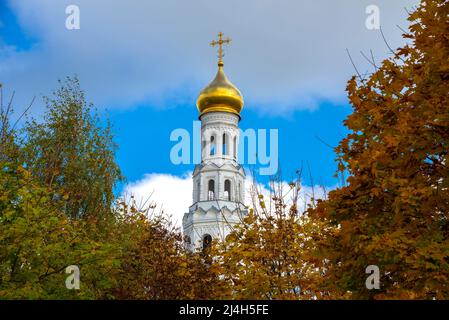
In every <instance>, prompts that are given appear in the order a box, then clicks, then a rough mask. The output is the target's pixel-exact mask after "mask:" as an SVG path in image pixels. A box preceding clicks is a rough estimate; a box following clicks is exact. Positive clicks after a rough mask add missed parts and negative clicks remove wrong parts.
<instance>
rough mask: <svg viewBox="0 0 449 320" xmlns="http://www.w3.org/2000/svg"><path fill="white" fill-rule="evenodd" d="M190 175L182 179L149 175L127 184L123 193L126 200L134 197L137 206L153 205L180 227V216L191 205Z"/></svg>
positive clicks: (162, 175)
mask: <svg viewBox="0 0 449 320" xmlns="http://www.w3.org/2000/svg"><path fill="white" fill-rule="evenodd" d="M192 188H193V185H192V178H191V173H188V174H186V175H184V176H182V177H178V176H174V175H170V174H163V173H149V174H146V175H145V176H144V177H143V178H142V179H141V180H139V181H136V182H132V183H130V184H128V185H127V186H126V187H125V188H124V191H123V195H124V196H125V197H126V198H129V196H134V200H135V201H136V204H137V206H138V207H139V208H140V207H141V206H143V205H144V204H146V205H149V204H150V203H151V204H155V205H156V206H157V210H160V209H162V210H163V211H164V212H165V213H166V214H168V215H170V216H171V217H172V221H173V222H174V223H175V224H176V225H177V226H181V224H182V216H183V215H184V213H185V212H187V211H188V209H189V206H191V205H192Z"/></svg>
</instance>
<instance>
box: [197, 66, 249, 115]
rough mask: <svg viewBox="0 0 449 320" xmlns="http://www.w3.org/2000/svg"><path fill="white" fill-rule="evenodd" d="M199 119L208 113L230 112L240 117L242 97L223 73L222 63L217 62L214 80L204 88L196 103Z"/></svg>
mask: <svg viewBox="0 0 449 320" xmlns="http://www.w3.org/2000/svg"><path fill="white" fill-rule="evenodd" d="M196 106H197V107H198V110H199V111H200V117H201V116H202V115H203V114H205V113H208V112H220V111H221V112H230V113H234V114H236V115H238V116H239V117H240V111H241V110H242V108H243V96H242V94H241V93H240V91H239V89H237V87H236V86H234V85H233V84H232V82H231V81H229V79H228V78H227V77H226V75H225V73H224V71H223V61H219V62H218V71H217V75H216V76H215V79H214V80H212V82H211V83H209V85H208V86H207V87H206V88H204V89H203V90H202V91H201V92H200V95H199V97H198V100H197V101H196Z"/></svg>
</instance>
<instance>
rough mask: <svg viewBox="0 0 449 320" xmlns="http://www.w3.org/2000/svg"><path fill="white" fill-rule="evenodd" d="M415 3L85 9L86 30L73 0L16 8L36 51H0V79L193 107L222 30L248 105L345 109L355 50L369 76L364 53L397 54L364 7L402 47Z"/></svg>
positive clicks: (325, 1) (38, 89)
mask: <svg viewBox="0 0 449 320" xmlns="http://www.w3.org/2000/svg"><path fill="white" fill-rule="evenodd" d="M418 2H419V1H418V0H395V1H391V0H350V1H331V0H314V1H287V0H246V1H240V0H230V1H218V0H192V1H179V0H164V1H156V0H153V1H140V0H139V1H137V0H129V1H118V0H96V1H91V0H78V1H76V3H77V5H78V6H79V7H80V12H81V30H72V31H69V30H67V29H66V28H65V18H66V14H65V8H66V6H67V5H69V4H72V3H73V1H72V0H59V1H54V0H14V1H12V0H9V4H10V6H11V7H12V8H13V10H14V11H15V12H16V13H17V15H18V17H19V21H20V23H21V26H22V27H23V29H24V30H25V31H26V32H27V33H29V34H31V35H32V36H33V37H34V38H36V39H38V43H37V44H36V45H35V46H34V47H33V48H32V49H31V50H29V51H26V52H18V51H13V52H11V51H10V50H9V51H8V52H5V51H4V49H2V48H1V47H0V57H3V58H2V59H1V60H0V74H1V75H2V81H3V82H5V83H6V84H7V85H8V87H9V88H12V89H15V90H17V92H18V97H23V98H24V99H25V100H26V101H28V100H29V99H30V98H31V96H33V95H35V94H37V95H39V94H47V93H48V92H49V91H50V90H51V89H52V88H54V87H55V85H56V79H58V78H63V77H64V76H66V75H71V74H74V73H77V74H78V75H79V76H80V78H81V81H82V84H83V87H85V89H86V91H87V92H88V93H89V98H90V99H91V100H93V101H94V102H95V103H96V104H104V105H107V106H109V107H111V106H112V107H113V106H116V107H117V106H121V107H128V106H130V105H132V104H135V103H145V104H150V103H152V104H156V105H158V106H160V107H164V106H170V104H172V103H174V97H176V98H179V96H183V98H182V99H183V101H184V102H187V103H189V104H191V105H192V108H194V102H195V98H196V95H197V94H198V92H199V90H200V89H201V87H203V86H204V85H205V84H207V82H209V81H210V80H211V79H212V77H213V75H214V72H215V70H214V69H215V59H216V58H215V52H214V51H213V49H211V48H210V47H209V46H208V42H209V41H210V40H211V39H212V38H214V37H215V35H216V33H217V32H218V31H223V32H225V33H226V34H227V35H229V36H231V37H232V38H233V40H234V41H233V44H232V47H231V48H230V49H229V50H227V55H226V57H225V62H226V70H227V73H228V75H229V76H230V78H231V79H232V80H233V82H234V83H235V84H237V85H238V87H239V88H240V89H241V91H242V92H243V94H244V96H245V98H246V101H247V107H248V108H261V110H264V111H267V112H278V113H281V112H284V111H286V110H293V109H305V108H306V109H313V108H315V107H316V106H317V103H318V102H319V101H320V100H322V99H326V100H332V101H334V102H342V101H345V93H344V88H345V83H346V80H347V79H348V78H349V77H350V76H351V75H352V74H353V73H354V70H353V68H352V65H351V63H350V62H349V59H348V57H347V56H346V52H345V49H346V48H348V49H349V50H350V51H351V52H352V53H353V54H354V56H357V57H355V61H356V63H357V64H358V65H359V67H360V69H361V70H360V71H361V72H362V73H363V72H365V71H366V70H371V68H370V66H369V64H368V63H367V62H366V61H364V59H363V58H362V57H361V56H360V55H358V52H359V51H360V50H363V51H365V52H369V50H370V49H372V50H373V52H374V54H375V56H376V60H377V61H379V60H381V59H383V58H385V57H386V56H387V55H388V50H387V47H386V45H385V44H384V42H383V40H382V37H381V35H380V32H379V31H372V30H368V29H367V28H366V27H365V20H366V18H367V14H366V13H365V9H366V7H367V6H368V5H372V4H375V5H378V6H379V8H380V14H381V24H382V27H383V29H384V32H385V34H386V36H387V38H388V41H389V42H390V45H391V46H392V47H393V48H394V47H397V46H400V45H401V44H403V41H404V40H403V39H402V38H401V31H400V30H399V29H398V28H397V27H396V25H397V24H398V25H400V26H402V27H406V26H407V22H406V16H407V14H406V11H405V10H404V7H407V8H410V7H412V6H413V5H415V4H417V3H418ZM2 51H3V52H2ZM180 93H181V95H180ZM273 104H275V105H276V106H277V107H276V108H272V105H273Z"/></svg>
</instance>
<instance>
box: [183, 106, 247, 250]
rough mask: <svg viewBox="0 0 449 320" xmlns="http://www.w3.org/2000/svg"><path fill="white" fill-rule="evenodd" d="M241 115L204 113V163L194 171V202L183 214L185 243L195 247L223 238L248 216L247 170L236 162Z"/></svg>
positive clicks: (202, 159)
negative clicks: (245, 204) (246, 196)
mask: <svg viewBox="0 0 449 320" xmlns="http://www.w3.org/2000/svg"><path fill="white" fill-rule="evenodd" d="M239 120H240V118H239V116H238V115H236V114H233V113H227V112H210V113H206V114H204V115H202V116H201V147H202V154H201V164H198V165H197V166H196V167H195V170H194V172H193V177H192V178H193V195H192V196H193V205H192V206H190V208H189V212H187V213H185V214H184V217H183V230H184V236H185V239H186V245H187V246H188V247H189V249H191V250H194V249H198V248H202V247H203V246H204V245H207V241H208V239H210V238H212V239H221V240H224V239H225V237H226V236H227V235H228V234H229V232H230V231H231V230H232V228H233V226H234V225H236V224H238V223H239V222H240V221H241V220H242V219H243V217H244V216H245V215H246V210H245V206H244V204H243V199H244V198H245V187H244V186H245V171H244V169H243V167H242V166H240V165H239V164H238V162H237V159H238V141H239V133H240V132H239V128H238V123H239Z"/></svg>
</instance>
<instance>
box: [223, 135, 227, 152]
mask: <svg viewBox="0 0 449 320" xmlns="http://www.w3.org/2000/svg"><path fill="white" fill-rule="evenodd" d="M222 154H223V155H227V154H228V137H227V136H226V133H223V153H222Z"/></svg>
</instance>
